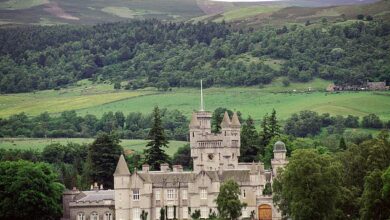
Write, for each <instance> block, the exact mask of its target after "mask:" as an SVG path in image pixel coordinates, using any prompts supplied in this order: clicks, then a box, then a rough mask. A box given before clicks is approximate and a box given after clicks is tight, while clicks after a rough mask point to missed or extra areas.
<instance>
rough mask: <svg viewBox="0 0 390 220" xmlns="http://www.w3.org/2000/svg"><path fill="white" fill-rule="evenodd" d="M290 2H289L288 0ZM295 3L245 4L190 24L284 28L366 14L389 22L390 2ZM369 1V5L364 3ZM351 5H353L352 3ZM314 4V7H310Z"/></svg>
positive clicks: (348, 18)
mask: <svg viewBox="0 0 390 220" xmlns="http://www.w3.org/2000/svg"><path fill="white" fill-rule="evenodd" d="M288 2H290V3H291V1H288ZM308 2H309V1H295V3H300V4H287V2H283V1H281V2H279V3H278V4H275V3H263V4H260V5H256V6H253V5H247V6H242V7H238V8H234V9H231V10H229V11H226V12H221V13H214V14H209V15H204V16H201V17H197V18H193V19H192V20H193V21H214V22H219V21H222V20H225V21H226V22H230V23H232V25H233V26H237V27H259V26H264V25H277V26H278V25H286V24H297V23H301V24H304V23H305V22H307V21H310V22H311V23H313V22H314V23H315V22H321V20H323V19H324V18H326V19H327V21H343V20H351V19H352V20H354V19H356V18H357V15H359V14H363V15H370V16H373V17H375V18H377V19H381V20H390V1H389V0H383V1H359V3H361V4H356V3H357V1H348V0H345V1H332V0H331V1H310V3H311V4H309V3H308ZM369 2H373V3H370V4H368V3H369ZM354 3H355V4H354ZM314 5H317V6H318V7H312V6H314Z"/></svg>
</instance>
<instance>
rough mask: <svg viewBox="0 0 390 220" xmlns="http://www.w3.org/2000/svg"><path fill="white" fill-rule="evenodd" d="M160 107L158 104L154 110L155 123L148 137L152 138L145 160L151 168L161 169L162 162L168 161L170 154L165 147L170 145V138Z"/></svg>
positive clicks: (146, 150) (147, 147)
mask: <svg viewBox="0 0 390 220" xmlns="http://www.w3.org/2000/svg"><path fill="white" fill-rule="evenodd" d="M161 123H162V122H161V115H160V109H159V108H158V107H157V106H156V107H154V110H153V125H152V128H151V129H150V131H149V135H148V139H149V140H150V141H149V142H148V144H147V145H146V149H145V162H146V163H147V164H149V165H150V167H151V169H153V170H159V169H160V165H161V164H162V163H168V162H170V161H169V156H168V155H167V154H166V153H165V150H164V149H163V148H167V147H168V143H169V142H168V140H167V138H166V136H165V133H164V128H163V127H162V124H161Z"/></svg>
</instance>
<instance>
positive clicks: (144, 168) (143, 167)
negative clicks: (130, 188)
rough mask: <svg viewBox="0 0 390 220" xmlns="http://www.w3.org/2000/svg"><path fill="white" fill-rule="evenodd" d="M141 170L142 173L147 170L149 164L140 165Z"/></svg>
mask: <svg viewBox="0 0 390 220" xmlns="http://www.w3.org/2000/svg"><path fill="white" fill-rule="evenodd" d="M142 172H144V173H147V172H149V164H144V165H142Z"/></svg>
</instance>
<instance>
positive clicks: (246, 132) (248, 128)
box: [240, 116, 260, 162]
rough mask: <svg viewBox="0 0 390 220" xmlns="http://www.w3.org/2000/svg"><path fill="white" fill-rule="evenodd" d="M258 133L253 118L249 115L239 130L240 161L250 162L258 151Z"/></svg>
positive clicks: (254, 158)
mask: <svg viewBox="0 0 390 220" xmlns="http://www.w3.org/2000/svg"><path fill="white" fill-rule="evenodd" d="M259 138H260V137H259V134H258V133H257V131H256V128H255V124H254V121H253V119H252V118H251V117H250V116H249V117H248V119H247V120H246V121H245V124H244V125H243V126H242V130H241V156H240V161H241V162H252V161H255V160H256V158H257V154H258V152H259V144H260V143H259Z"/></svg>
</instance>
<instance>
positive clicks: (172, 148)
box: [0, 138, 187, 156]
mask: <svg viewBox="0 0 390 220" xmlns="http://www.w3.org/2000/svg"><path fill="white" fill-rule="evenodd" d="M93 140H94V139H92V138H48V139H43V138H0V149H21V150H26V149H34V150H38V151H41V150H42V149H43V148H44V147H45V146H47V145H49V144H53V143H61V144H67V143H70V142H71V143H78V144H84V143H85V144H89V143H92V141H93ZM146 143H147V140H121V142H120V145H121V146H122V147H123V148H124V149H125V150H126V149H129V150H133V151H139V152H142V150H143V149H145V145H146ZM186 143H187V142H185V141H170V142H169V148H168V149H166V152H167V154H169V155H170V156H173V154H174V153H175V152H176V151H177V149H178V148H179V147H182V146H184V145H185V144H186Z"/></svg>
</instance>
